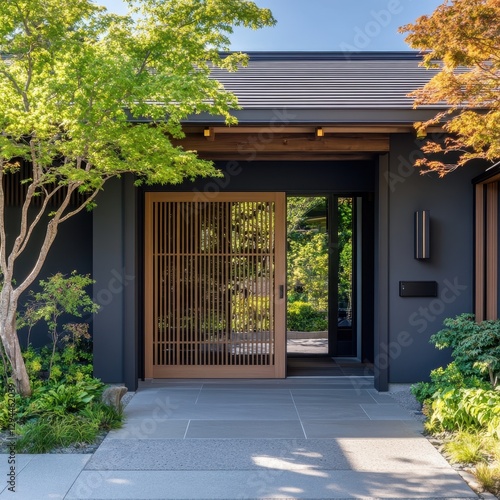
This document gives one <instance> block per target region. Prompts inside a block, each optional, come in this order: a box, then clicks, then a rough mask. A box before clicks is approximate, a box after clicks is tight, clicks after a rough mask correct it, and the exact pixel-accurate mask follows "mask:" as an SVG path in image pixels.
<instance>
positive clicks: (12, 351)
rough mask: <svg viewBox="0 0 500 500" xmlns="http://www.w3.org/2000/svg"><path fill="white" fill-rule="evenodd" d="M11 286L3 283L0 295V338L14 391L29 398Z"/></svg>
mask: <svg viewBox="0 0 500 500" xmlns="http://www.w3.org/2000/svg"><path fill="white" fill-rule="evenodd" d="M12 292H13V290H12V286H11V285H10V284H9V283H6V282H4V283H3V288H2V291H1V294H0V297H1V299H0V338H1V339H2V344H3V347H4V349H5V354H6V355H7V358H8V360H9V362H10V366H11V369H12V374H11V375H12V378H13V381H14V385H15V387H16V391H17V392H18V393H19V394H20V395H21V396H24V397H28V396H31V387H30V381H29V377H28V372H27V371H26V365H25V364H24V359H23V356H22V354H21V346H20V345H19V338H18V336H17V329H16V312H17V300H16V298H14V297H13V294H12Z"/></svg>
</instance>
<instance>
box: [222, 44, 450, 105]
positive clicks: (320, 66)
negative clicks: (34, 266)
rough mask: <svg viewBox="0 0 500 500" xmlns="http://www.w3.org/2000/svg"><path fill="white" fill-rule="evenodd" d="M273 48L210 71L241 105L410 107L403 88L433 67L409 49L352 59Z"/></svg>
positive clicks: (421, 81)
mask: <svg viewBox="0 0 500 500" xmlns="http://www.w3.org/2000/svg"><path fill="white" fill-rule="evenodd" d="M273 54H274V56H273V57H270V55H269V54H267V55H266V53H261V54H253V55H252V54H251V58H250V62H249V65H248V67H246V68H241V69H240V70H239V71H237V72H236V73H228V72H227V71H225V70H220V69H215V70H214V71H213V76H214V78H216V79H217V80H219V81H220V82H221V83H222V84H223V85H224V87H225V88H226V89H228V90H230V91H232V92H234V93H235V94H236V95H237V96H238V100H239V103H240V105H241V106H242V107H243V109H267V108H274V107H282V108H290V109H303V108H309V109H343V108H351V109H366V108H380V109H395V108H399V109H411V108H412V107H413V100H412V99H411V98H409V97H407V94H408V93H409V92H411V91H412V90H415V89H417V88H419V87H422V86H423V85H424V84H425V83H426V82H427V81H429V80H430V78H432V76H433V75H434V74H435V73H436V72H437V70H426V69H425V68H422V67H420V66H419V61H420V57H417V56H416V55H415V54H412V53H410V54H405V55H401V56H400V58H397V54H391V53H388V54H387V55H385V57H384V54H382V55H381V54H380V53H376V54H374V55H373V56H372V57H371V58H370V55H369V54H365V57H364V58H357V59H351V60H346V56H345V54H338V57H335V54H330V57H327V56H328V54H325V56H324V57H323V58H321V57H320V56H318V54H317V53H315V54H311V55H309V54H308V53H303V54H295V56H294V57H290V54H288V53H285V55H284V56H283V57H282V58H281V59H280V56H279V53H278V54H277V53H273ZM259 56H260V57H259ZM437 107H442V106H437Z"/></svg>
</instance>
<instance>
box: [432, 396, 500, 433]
mask: <svg viewBox="0 0 500 500" xmlns="http://www.w3.org/2000/svg"><path fill="white" fill-rule="evenodd" d="M430 408H431V412H430V418H429V420H428V422H426V428H427V429H428V430H430V431H432V432H436V431H455V430H474V429H483V430H485V431H486V432H487V433H488V434H489V435H491V436H494V437H497V438H500V392H499V391H495V390H491V389H490V390H486V389H482V388H456V387H447V388H444V389H441V390H438V391H437V392H436V393H435V394H434V396H433V398H432V403H431V405H430Z"/></svg>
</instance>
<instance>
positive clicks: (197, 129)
mask: <svg viewBox="0 0 500 500" xmlns="http://www.w3.org/2000/svg"><path fill="white" fill-rule="evenodd" d="M317 127H321V128H322V129H323V131H324V132H325V134H345V133H347V134H408V133H412V132H414V131H415V129H414V127H413V123H406V124H376V123H374V124H370V123H366V124H362V125H349V124H338V125H322V124H320V123H318V124H311V125H296V126H293V125H287V126H285V125H280V124H276V125H253V126H249V125H232V126H214V127H210V130H213V131H214V133H216V134H228V135H230V134H268V133H274V134H278V133H279V134H314V133H315V130H316V128H317ZM204 128H205V127H202V126H200V125H185V126H184V127H183V130H184V132H185V133H186V134H194V135H196V134H203V130H204ZM438 129H439V130H441V127H432V132H436V131H438ZM429 131H431V127H429Z"/></svg>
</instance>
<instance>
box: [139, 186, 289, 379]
mask: <svg viewBox="0 0 500 500" xmlns="http://www.w3.org/2000/svg"><path fill="white" fill-rule="evenodd" d="M205 198H206V199H203V198H201V199H200V194H199V193H196V192H183V193H178V192H175V193H174V192H147V193H145V199H144V224H145V230H144V236H145V242H144V270H145V273H144V307H145V314H144V328H145V335H144V363H145V366H144V372H145V378H153V377H154V376H156V377H158V372H159V371H162V370H158V369H157V370H155V371H156V375H155V373H154V369H153V320H154V318H153V314H148V311H150V310H152V307H153V286H154V283H152V280H154V277H153V276H152V274H153V272H152V269H153V253H152V251H149V250H150V245H151V242H152V238H153V227H152V226H153V225H152V222H151V221H152V206H153V202H155V201H169V202H184V201H191V202H193V201H195V202H200V201H201V202H203V201H207V202H215V201H220V202H224V201H234V202H245V201H248V202H255V201H272V202H274V207H275V221H276V222H277V223H276V224H275V227H274V242H275V248H274V256H275V260H274V290H273V292H274V314H275V323H274V335H275V338H274V346H275V350H274V364H273V365H271V366H248V365H242V366H210V374H209V377H210V378H285V376H286V293H283V290H285V288H286V194H285V193H284V192H234V193H232V192H231V193H229V192H227V193H209V194H207V195H206V196H205ZM281 294H282V295H281ZM187 371H189V373H188V374H187V375H186V374H185V375H182V378H206V377H207V366H206V365H205V366H189V370H184V372H187ZM163 372H164V373H165V376H167V375H168V370H164V371H163ZM172 372H174V371H173V370H172ZM174 373H175V372H174ZM160 378H163V375H160ZM168 378H180V377H178V376H177V375H175V374H174V375H173V376H171V375H168Z"/></svg>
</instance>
